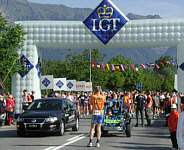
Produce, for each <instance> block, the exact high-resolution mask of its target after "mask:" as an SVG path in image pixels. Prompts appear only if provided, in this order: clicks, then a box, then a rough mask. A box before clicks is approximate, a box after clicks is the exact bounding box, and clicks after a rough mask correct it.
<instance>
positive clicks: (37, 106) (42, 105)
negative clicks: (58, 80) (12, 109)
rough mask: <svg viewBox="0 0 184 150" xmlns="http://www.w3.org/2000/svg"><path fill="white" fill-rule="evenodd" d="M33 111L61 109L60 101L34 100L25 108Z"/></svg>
mask: <svg viewBox="0 0 184 150" xmlns="http://www.w3.org/2000/svg"><path fill="white" fill-rule="evenodd" d="M27 110H35V111H46V110H48V111H55V110H61V103H59V101H56V100H36V101H34V102H33V103H31V105H30V106H29V107H28V108H27Z"/></svg>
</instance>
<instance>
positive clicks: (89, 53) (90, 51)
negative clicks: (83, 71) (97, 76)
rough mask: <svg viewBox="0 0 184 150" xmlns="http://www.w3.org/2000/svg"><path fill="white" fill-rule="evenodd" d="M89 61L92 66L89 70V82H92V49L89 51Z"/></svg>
mask: <svg viewBox="0 0 184 150" xmlns="http://www.w3.org/2000/svg"><path fill="white" fill-rule="evenodd" d="M89 59H90V65H89V67H90V68H89V70H90V71H89V72H90V73H89V81H90V82H91V49H90V50H89Z"/></svg>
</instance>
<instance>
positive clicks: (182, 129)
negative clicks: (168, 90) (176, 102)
mask: <svg viewBox="0 0 184 150" xmlns="http://www.w3.org/2000/svg"><path fill="white" fill-rule="evenodd" d="M180 98H181V113H180V116H179V118H178V125H177V131H176V138H177V143H178V147H179V149H180V150H184V96H183V95H182V96H180Z"/></svg>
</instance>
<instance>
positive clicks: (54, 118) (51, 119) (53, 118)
mask: <svg viewBox="0 0 184 150" xmlns="http://www.w3.org/2000/svg"><path fill="white" fill-rule="evenodd" d="M56 120H57V117H49V118H46V119H45V121H46V122H52V123H53V122H55V121H56Z"/></svg>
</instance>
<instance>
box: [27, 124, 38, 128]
mask: <svg viewBox="0 0 184 150" xmlns="http://www.w3.org/2000/svg"><path fill="white" fill-rule="evenodd" d="M29 127H30V128H37V125H36V124H30V125H29Z"/></svg>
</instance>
